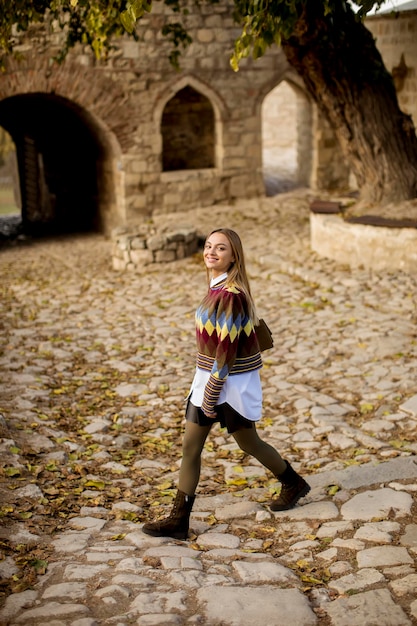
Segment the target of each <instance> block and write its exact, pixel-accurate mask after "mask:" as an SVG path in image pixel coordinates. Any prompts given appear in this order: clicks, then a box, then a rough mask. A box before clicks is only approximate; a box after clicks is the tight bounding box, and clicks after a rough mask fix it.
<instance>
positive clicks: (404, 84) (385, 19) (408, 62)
mask: <svg viewBox="0 0 417 626" xmlns="http://www.w3.org/2000/svg"><path fill="white" fill-rule="evenodd" d="M399 8H401V7H399ZM366 27H367V28H368V29H369V30H370V31H371V32H372V34H373V35H374V37H375V39H376V44H377V47H378V49H379V51H380V52H381V54H382V57H383V59H384V63H385V65H386V67H387V69H388V70H389V71H390V72H391V73H392V75H393V78H394V83H395V87H396V90H397V94H398V102H399V105H400V108H401V110H402V111H404V113H408V114H409V115H411V117H412V118H413V121H414V125H415V126H417V10H416V11H401V12H397V13H394V14H391V13H386V14H383V15H378V14H377V15H375V16H372V17H369V18H368V19H367V20H366Z"/></svg>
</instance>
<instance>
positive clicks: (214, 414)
mask: <svg viewBox="0 0 417 626" xmlns="http://www.w3.org/2000/svg"><path fill="white" fill-rule="evenodd" d="M204 415H205V416H206V417H208V418H209V419H211V420H214V419H216V417H217V413H204Z"/></svg>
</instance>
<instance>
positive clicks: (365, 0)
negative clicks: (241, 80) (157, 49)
mask: <svg viewBox="0 0 417 626" xmlns="http://www.w3.org/2000/svg"><path fill="white" fill-rule="evenodd" d="M163 1H164V4H165V5H166V6H168V7H169V8H171V10H172V11H173V13H174V14H177V15H178V21H176V22H172V21H171V20H170V21H169V22H167V23H166V24H165V25H164V26H163V28H162V33H163V35H165V36H166V37H167V38H168V40H169V41H171V43H172V45H173V52H172V53H171V55H170V58H171V62H172V63H173V64H174V65H178V57H179V55H180V49H181V48H186V47H187V46H188V45H189V44H190V43H191V42H192V39H191V37H190V35H189V34H188V32H187V28H186V22H185V18H186V16H187V14H188V8H187V7H188V6H189V2H187V0H163ZM189 1H190V2H191V1H192V0H189ZM200 1H201V2H206V3H209V4H217V3H221V1H222V0H195V3H196V4H198V3H199V2H200ZM307 1H308V0H234V8H235V17H236V20H237V22H238V23H239V24H240V25H241V27H242V32H241V35H240V36H239V37H238V38H237V40H236V42H235V48H234V53H233V56H232V59H231V65H232V67H233V69H234V70H237V69H238V67H239V61H240V60H241V59H242V58H244V57H247V56H249V55H252V56H253V57H254V58H255V59H256V58H258V57H260V56H262V55H263V54H264V53H265V51H266V49H267V48H268V47H269V46H271V45H273V44H277V45H279V44H280V42H281V40H282V38H287V37H289V36H290V35H291V32H292V30H293V28H294V25H295V23H296V22H297V19H298V17H299V15H300V14H301V12H302V11H303V7H304V6H305V4H306V2H307ZM310 2H311V0H310ZM314 2H315V3H317V5H321V6H322V8H323V11H324V13H325V14H331V12H332V11H333V10H334V8H335V7H336V6H338V7H340V5H341V4H342V5H346V4H347V3H346V2H345V0H314ZM355 4H356V5H357V15H358V17H359V18H362V17H363V16H365V15H366V14H367V13H368V12H369V11H370V10H371V9H372V8H373V7H379V6H381V4H383V0H358V1H357V2H356V3H355ZM151 10H152V0H14V2H10V0H0V49H1V50H3V52H5V53H10V52H11V51H12V50H13V45H14V43H15V42H14V38H13V35H14V33H19V32H25V31H28V29H29V28H30V26H31V24H36V23H43V22H52V23H53V24H54V25H55V26H58V27H59V28H61V29H62V30H63V31H64V32H65V34H66V39H65V44H64V46H63V48H62V50H61V51H60V54H59V57H58V60H62V59H63V58H64V57H65V56H66V54H67V53H68V51H69V49H70V48H72V47H73V46H74V45H75V44H76V43H78V42H80V43H83V44H86V45H88V46H90V48H91V49H92V50H93V51H94V54H95V55H96V57H97V58H100V57H102V56H105V54H106V53H107V51H108V49H109V48H110V47H111V41H112V39H113V38H114V37H117V36H121V35H122V34H123V33H124V32H127V33H129V34H130V35H132V36H133V37H135V27H136V23H137V21H138V20H140V19H141V18H142V17H143V16H144V15H145V14H146V13H150V12H151Z"/></svg>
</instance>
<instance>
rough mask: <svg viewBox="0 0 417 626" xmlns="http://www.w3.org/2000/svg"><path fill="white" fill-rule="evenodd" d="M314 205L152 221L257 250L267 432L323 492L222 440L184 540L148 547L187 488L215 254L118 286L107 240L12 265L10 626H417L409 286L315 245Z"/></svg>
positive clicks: (5, 344) (8, 291) (6, 414)
mask: <svg viewBox="0 0 417 626" xmlns="http://www.w3.org/2000/svg"><path fill="white" fill-rule="evenodd" d="M308 201H309V193H308V192H306V191H302V190H301V191H297V192H292V193H288V194H283V195H280V196H277V197H274V198H268V199H263V200H260V201H259V200H258V201H253V200H251V201H247V202H239V204H238V205H236V206H230V207H224V206H218V207H212V208H209V209H206V210H196V211H194V212H190V213H188V214H178V215H175V216H159V217H156V218H155V222H156V224H157V225H159V226H161V225H166V226H168V227H169V226H170V224H171V225H173V226H174V225H175V226H176V227H178V226H179V225H181V224H184V225H185V224H187V225H194V226H197V227H198V228H199V230H200V231H201V234H202V235H204V234H206V233H207V232H208V231H209V229H211V228H213V227H218V226H221V225H226V226H230V227H232V228H236V229H237V230H238V231H239V232H240V234H241V236H242V239H243V242H244V245H245V249H246V253H247V260H248V265H249V269H250V275H251V278H252V285H253V291H254V295H255V297H256V300H257V302H258V307H259V312H260V314H261V315H262V317H264V318H265V319H266V320H267V322H268V324H269V325H270V326H271V328H272V330H273V333H274V338H275V347H274V348H273V349H272V350H271V351H269V352H268V353H266V354H265V359H264V368H263V370H262V377H263V385H264V400H265V402H264V405H265V411H264V413H265V416H264V418H263V420H262V422H261V425H260V431H261V433H262V436H263V437H264V438H265V439H266V440H267V441H269V442H271V443H272V444H273V445H275V446H276V447H277V448H278V449H279V450H280V451H281V453H282V454H283V456H284V457H285V458H288V459H289V460H290V461H291V462H292V463H293V465H294V466H295V467H296V469H298V470H300V471H301V472H302V473H303V475H304V476H305V477H306V478H307V480H308V481H309V482H310V484H311V486H312V489H311V492H310V494H309V495H308V496H307V497H306V498H304V499H303V500H302V501H301V502H300V504H299V506H297V507H296V508H295V509H293V510H292V511H287V512H283V513H271V512H270V511H269V509H268V506H267V502H268V499H269V498H270V496H271V494H272V493H273V492H274V489H275V487H276V483H275V481H274V480H273V479H272V477H271V476H270V475H268V474H267V473H266V472H265V471H264V470H263V468H262V467H261V466H260V465H259V464H258V463H257V462H255V461H254V460H252V459H251V458H250V457H247V456H244V455H243V454H242V453H241V452H240V451H239V450H238V449H237V447H236V446H235V445H234V442H233V440H232V439H231V438H229V437H227V436H226V434H225V432H224V431H222V430H220V429H219V428H218V427H217V426H216V427H215V429H213V432H212V434H211V436H210V438H209V441H208V442H207V445H206V449H205V452H204V462H203V470H202V478H201V484H200V486H199V491H198V497H197V499H196V503H195V507H194V510H193V513H192V518H191V529H192V532H191V533H190V537H189V540H188V541H186V542H182V541H176V540H171V539H166V538H164V539H158V538H152V537H149V536H147V535H144V534H143V533H142V532H141V530H140V526H141V524H142V523H143V521H144V520H145V519H149V518H152V517H156V516H157V515H160V514H161V513H163V512H164V511H167V510H169V507H170V502H171V501H172V497H173V495H174V493H175V484H176V479H177V476H178V467H179V464H178V460H179V456H180V442H181V429H182V425H183V411H184V397H185V395H186V393H187V391H188V387H189V384H190V382H191V379H192V375H193V371H194V344H193V338H192V335H193V314H194V309H195V306H196V305H197V304H198V302H199V300H200V298H201V296H202V294H203V293H204V292H205V289H206V286H205V275H204V269H203V266H202V262H201V258H200V255H196V256H195V257H192V258H189V259H184V260H183V261H180V262H176V263H173V264H169V265H165V266H160V267H156V266H155V267H152V268H147V269H146V271H145V270H144V271H143V272H141V273H137V274H133V273H129V272H127V273H125V274H119V273H116V272H114V271H113V270H112V268H111V259H110V256H111V255H110V250H111V245H110V243H109V242H108V241H106V240H104V239H103V238H101V237H99V236H92V235H91V236H84V237H72V238H67V239H55V240H52V239H51V240H45V241H42V242H41V241H37V242H33V243H31V244H23V245H17V246H14V247H9V248H4V249H2V250H1V251H0V270H1V280H2V287H1V289H2V299H1V318H0V319H1V325H2V332H1V338H0V341H1V356H0V368H1V383H2V384H1V398H0V412H1V417H0V429H1V432H0V434H1V435H2V439H1V440H0V450H1V460H2V463H1V467H2V470H1V471H2V473H1V475H0V477H1V483H0V496H1V497H2V504H1V509H0V511H1V518H0V520H1V527H0V549H1V551H2V553H3V559H2V560H1V561H0V574H1V577H2V579H3V581H2V587H1V590H3V591H4V594H3V595H4V598H3V604H2V606H1V608H0V623H1V624H4V625H7V626H12V625H13V626H14V625H18V624H23V625H25V624H30V625H31V626H32V625H44V624H48V626H67V625H68V626H93V625H96V624H100V625H106V626H107V625H113V624H114V625H117V626H125V625H127V624H138V625H140V626H165V625H169V624H178V625H186V624H190V625H191V624H204V625H209V626H216V625H222V626H246V625H248V626H249V625H250V626H257V625H262V626H264V625H265V624H268V625H270V626H275V625H278V624H282V623H284V624H286V626H309V625H313V624H322V625H323V626H328V625H331V626H351V624H357V625H358V626H364V625H368V626H375V625H376V624H377V625H378V626H403V625H404V626H405V625H407V626H408V625H411V624H416V623H417V600H416V592H415V590H416V588H417V572H416V560H417V520H416V510H417V509H416V498H417V481H416V478H417V463H416V452H417V443H416V425H417V386H416V380H417V360H416V352H417V345H416V325H415V322H416V309H415V296H416V280H417V279H416V276H414V277H413V276H410V275H406V274H403V273H401V272H396V273H395V274H388V273H384V274H382V273H380V274H378V273H372V272H369V271H364V270H355V271H351V270H350V269H349V268H347V267H344V266H340V265H337V264H335V263H333V262H331V261H328V260H325V259H321V258H318V257H317V256H316V255H315V254H313V253H312V252H311V251H310V249H309V224H308Z"/></svg>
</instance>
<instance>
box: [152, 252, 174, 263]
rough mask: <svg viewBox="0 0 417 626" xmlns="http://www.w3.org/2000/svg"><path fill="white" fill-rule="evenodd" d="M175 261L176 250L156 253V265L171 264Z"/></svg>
mask: <svg viewBox="0 0 417 626" xmlns="http://www.w3.org/2000/svg"><path fill="white" fill-rule="evenodd" d="M175 259H176V254H175V250H157V251H156V252H155V263H170V262H171V261H175Z"/></svg>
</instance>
